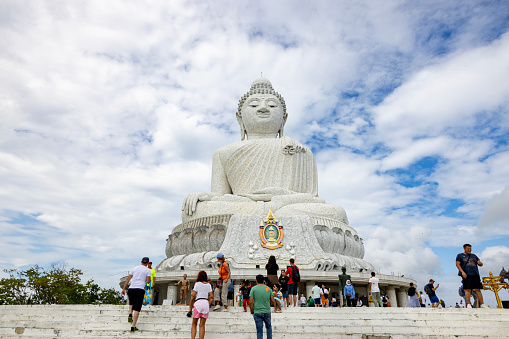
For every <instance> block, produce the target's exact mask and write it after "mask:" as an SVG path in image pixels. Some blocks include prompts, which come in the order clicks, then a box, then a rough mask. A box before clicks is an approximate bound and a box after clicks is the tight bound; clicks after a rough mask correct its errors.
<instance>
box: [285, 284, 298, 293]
mask: <svg viewBox="0 0 509 339" xmlns="http://www.w3.org/2000/svg"><path fill="white" fill-rule="evenodd" d="M298 291H299V283H293V284H288V294H291V295H297V293H298Z"/></svg>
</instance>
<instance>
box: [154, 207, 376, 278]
mask: <svg viewBox="0 0 509 339" xmlns="http://www.w3.org/2000/svg"><path fill="white" fill-rule="evenodd" d="M203 219H204V218H203ZM219 219H221V218H219ZM219 219H218V220H219ZM226 219H227V218H226V217H225V218H223V219H221V221H222V222H223V224H221V223H220V222H219V221H217V220H216V221H215V223H214V222H212V221H207V220H202V222H201V223H199V222H198V223H196V225H193V226H194V227H189V225H188V227H187V228H185V227H184V226H183V225H179V226H178V227H179V228H178V229H177V230H176V232H175V231H174V232H173V233H172V235H171V236H170V239H169V241H168V242H169V244H170V243H171V245H170V250H169V251H167V253H169V254H173V253H174V252H177V253H179V252H180V253H182V249H184V248H186V249H187V248H192V249H195V248H196V249H199V248H201V249H202V250H201V251H199V252H198V251H197V252H195V253H191V254H177V255H172V256H170V257H169V258H167V259H165V260H163V261H162V262H161V263H160V264H159V265H158V266H157V270H158V271H173V270H181V269H207V268H211V267H215V263H216V258H215V257H216V255H217V253H218V252H221V253H223V254H224V255H225V257H226V261H227V262H228V263H229V264H230V266H231V267H232V268H256V266H257V265H258V266H259V267H265V264H266V263H267V259H268V257H269V256H271V255H274V256H275V257H276V259H277V261H278V262H280V263H281V264H287V263H288V261H289V260H290V258H294V259H295V260H296V263H297V265H298V266H299V267H300V268H301V269H305V270H313V271H330V270H338V271H339V270H340V269H341V267H342V266H346V267H347V268H349V269H361V268H362V269H366V270H369V271H371V270H374V267H373V265H371V264H370V263H368V262H367V261H365V260H363V259H362V256H363V254H364V247H363V245H362V240H361V239H360V238H359V237H358V236H357V234H356V232H355V231H354V230H353V228H351V227H350V226H348V225H346V224H344V223H341V222H339V221H334V220H330V219H325V218H312V217H310V216H307V215H294V216H287V217H281V218H280V220H279V221H280V225H282V226H283V232H284V236H283V239H282V242H283V246H282V247H280V248H277V249H267V248H263V247H262V246H260V244H261V239H260V218H259V217H257V216H250V215H241V214H235V215H233V216H228V223H227V225H224V221H226ZM313 219H316V220H313ZM195 221H197V220H193V222H195ZM205 221H207V222H209V225H207V224H204V222H205ZM181 226H182V227H181ZM215 230H222V231H224V241H221V246H220V248H217V247H216V248H217V249H212V248H211V246H210V243H211V241H210V235H211V234H212V233H213V232H214V231H215ZM200 232H205V233H204V234H205V235H207V234H208V235H209V240H208V243H209V245H208V246H203V245H199V244H197V242H198V241H200V240H197V238H198V237H199V235H200V234H201V233H200ZM352 232H355V233H352ZM218 240H219V239H218ZM221 240H222V239H221ZM180 241H187V242H189V243H188V244H185V245H184V246H181V247H179V248H178V249H175V248H176V243H178V242H180ZM200 244H201V243H200ZM216 246H217V245H216ZM203 250H205V251H203ZM188 253H189V252H188Z"/></svg>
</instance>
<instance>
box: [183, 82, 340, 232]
mask: <svg viewBox="0 0 509 339" xmlns="http://www.w3.org/2000/svg"><path fill="white" fill-rule="evenodd" d="M286 119H287V112H286V104H285V101H284V99H283V98H282V97H281V95H280V94H279V93H277V92H275V91H274V89H273V88H272V84H271V83H270V81H268V80H267V79H265V78H259V79H257V80H255V81H254V82H253V84H252V85H251V89H250V90H249V92H248V93H246V94H245V95H244V96H242V98H241V99H240V102H239V106H238V110H237V120H238V122H239V125H240V131H241V141H239V142H235V143H233V144H230V145H227V146H224V147H222V148H220V149H218V150H217V151H216V152H215V153H214V157H213V163H212V189H211V192H210V193H209V192H198V193H191V194H189V195H188V196H187V197H186V198H185V199H184V203H183V205H182V221H183V222H187V221H191V220H194V219H197V218H202V217H209V216H214V215H225V214H248V215H259V216H266V215H267V213H268V211H269V209H271V210H272V212H273V213H274V215H277V216H278V217H282V216H292V215H309V216H312V217H323V218H328V219H333V220H336V221H340V222H342V223H344V224H347V225H348V219H347V216H346V212H345V210H344V209H343V208H342V207H340V206H337V205H334V204H329V203H326V202H325V201H324V200H323V199H320V198H319V197H318V178H317V170H316V162H315V159H314V156H313V153H312V152H311V151H310V150H309V149H308V148H306V147H304V146H303V145H301V144H300V143H298V142H297V141H295V140H293V139H292V138H290V137H286V136H283V128H284V125H285V122H286Z"/></svg>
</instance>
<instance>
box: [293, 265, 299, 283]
mask: <svg viewBox="0 0 509 339" xmlns="http://www.w3.org/2000/svg"><path fill="white" fill-rule="evenodd" d="M292 280H293V282H294V283H298V282H300V273H299V268H298V267H297V266H295V267H293V266H292Z"/></svg>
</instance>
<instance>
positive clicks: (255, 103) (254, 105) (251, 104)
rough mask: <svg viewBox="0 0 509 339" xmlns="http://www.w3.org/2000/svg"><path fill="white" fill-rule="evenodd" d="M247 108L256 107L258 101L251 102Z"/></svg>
mask: <svg viewBox="0 0 509 339" xmlns="http://www.w3.org/2000/svg"><path fill="white" fill-rule="evenodd" d="M249 106H251V107H256V106H258V101H251V102H250V103H249Z"/></svg>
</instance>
